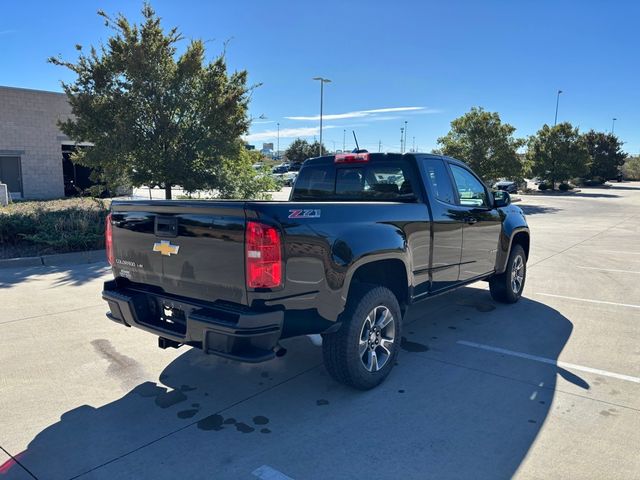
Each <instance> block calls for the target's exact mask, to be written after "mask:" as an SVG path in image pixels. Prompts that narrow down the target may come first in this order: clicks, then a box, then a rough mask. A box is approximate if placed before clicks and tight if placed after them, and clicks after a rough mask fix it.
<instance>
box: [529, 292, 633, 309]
mask: <svg viewBox="0 0 640 480" xmlns="http://www.w3.org/2000/svg"><path fill="white" fill-rule="evenodd" d="M534 295H543V296H545V297H554V298H564V299H566V300H575V301H576V302H587V303H600V304H603V305H615V306H617V307H628V308H640V305H632V304H630V303H616V302H605V301H604V300H591V299H590V298H576V297H565V296H564V295H554V294H553V293H539V292H536V293H534Z"/></svg>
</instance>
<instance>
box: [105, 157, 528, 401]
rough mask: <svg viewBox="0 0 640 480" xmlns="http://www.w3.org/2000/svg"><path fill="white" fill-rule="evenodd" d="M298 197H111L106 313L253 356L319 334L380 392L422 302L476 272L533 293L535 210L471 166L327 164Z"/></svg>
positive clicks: (338, 374)
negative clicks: (528, 284)
mask: <svg viewBox="0 0 640 480" xmlns="http://www.w3.org/2000/svg"><path fill="white" fill-rule="evenodd" d="M391 177H393V181H390V178H391ZM378 178H384V181H383V182H379V181H378ZM290 198H291V199H290V201H285V202H271V201H269V202H261V201H215V200H212V201H189V200H175V201H165V200H158V201H142V200H140V201H126V200H115V201H113V202H112V204H111V213H110V214H109V216H108V219H107V222H106V250H107V257H108V259H109V263H110V264H111V267H112V270H113V274H114V279H113V280H110V281H108V282H106V283H105V284H104V291H103V293H102V297H103V298H104V300H106V301H107V303H108V304H109V309H110V312H109V313H108V314H107V316H108V317H109V318H110V319H111V320H113V321H115V322H118V323H120V324H122V325H125V326H132V327H137V328H140V329H143V330H146V331H148V332H150V333H152V334H154V335H157V336H158V337H159V346H160V347H161V348H167V347H179V346H181V345H189V346H192V347H197V348H201V349H202V350H203V351H204V352H205V353H208V354H214V355H219V356H221V357H225V358H230V359H233V360H239V361H244V362H262V361H265V360H270V359H272V358H274V357H275V356H279V355H282V354H284V352H285V350H284V349H283V347H282V346H281V345H280V340H281V339H284V338H288V337H294V336H298V335H310V334H321V335H322V349H323V355H324V361H325V364H326V367H327V370H328V371H329V373H330V374H331V375H332V376H333V378H335V379H336V380H338V381H340V382H343V383H345V384H347V385H351V386H353V387H355V388H359V389H369V388H372V387H375V386H376V385H378V384H379V383H380V382H382V381H383V380H384V379H385V377H386V376H387V375H388V374H389V372H390V371H391V369H392V368H393V366H394V365H395V360H396V357H397V355H398V352H399V349H400V341H401V338H402V335H403V324H402V319H403V318H404V317H405V315H406V312H407V309H409V308H410V307H411V305H413V304H415V303H416V302H419V301H423V300H427V299H429V298H432V297H434V296H435V295H439V294H441V293H443V292H447V291H450V290H453V289H455V288H458V287H461V286H464V285H468V284H470V283H473V282H476V281H478V280H487V281H488V282H489V287H490V292H491V295H492V297H493V298H494V299H495V300H496V301H499V302H504V303H514V302H517V301H518V299H519V298H520V296H521V294H522V290H523V288H524V284H525V279H526V262H527V258H528V256H529V228H528V227H527V222H526V220H525V217H524V215H523V213H522V210H521V209H520V208H518V207H517V206H515V205H511V204H510V198H509V194H508V193H507V192H505V191H497V192H493V193H491V192H490V191H489V189H487V188H486V186H485V185H484V184H483V183H482V181H481V180H480V178H479V177H478V176H476V175H475V174H474V173H473V171H471V170H470V169H469V167H467V165H466V164H464V163H463V162H460V161H457V160H454V159H452V158H448V157H441V156H437V155H426V154H425V155H423V154H406V155H398V154H381V153H380V154H378V153H366V152H364V153H347V154H339V155H335V156H324V157H319V158H314V159H311V160H308V161H306V162H305V163H304V166H303V167H302V169H301V170H300V174H299V177H298V179H297V181H296V183H295V186H294V188H293V190H292V192H291V197H290ZM463 238H464V242H463Z"/></svg>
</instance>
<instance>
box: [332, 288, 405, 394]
mask: <svg viewBox="0 0 640 480" xmlns="http://www.w3.org/2000/svg"><path fill="white" fill-rule="evenodd" d="M349 297H350V298H349V300H348V303H347V308H346V309H345V311H344V312H343V313H342V315H341V318H340V321H341V322H342V325H341V327H340V329H339V330H338V331H337V332H335V333H330V334H325V335H323V342H322V353H323V356H324V363H325V366H326V368H327V371H328V372H329V374H330V375H331V376H332V377H333V378H334V379H335V380H337V381H339V382H341V383H344V384H346V385H349V386H352V387H354V388H357V389H360V390H369V389H371V388H373V387H375V386H377V385H378V384H380V383H381V382H382V381H383V380H384V379H385V378H386V377H387V375H389V372H391V369H392V368H393V366H394V364H395V360H396V357H397V356H398V350H399V346H400V328H401V321H402V317H401V315H402V314H401V312H400V306H399V305H398V300H397V298H396V296H395V295H394V294H393V292H391V290H389V289H388V288H385V287H379V286H375V285H364V284H363V285H356V286H354V290H353V292H352V293H351V295H350V296H349Z"/></svg>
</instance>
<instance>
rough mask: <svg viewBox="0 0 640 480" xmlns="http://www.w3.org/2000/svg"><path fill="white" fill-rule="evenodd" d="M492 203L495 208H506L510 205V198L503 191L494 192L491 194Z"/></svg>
mask: <svg viewBox="0 0 640 480" xmlns="http://www.w3.org/2000/svg"><path fill="white" fill-rule="evenodd" d="M493 203H494V205H495V206H496V208H500V207H506V206H507V205H509V204H510V203H511V196H510V195H509V193H508V192H505V191H504V190H496V191H495V192H493Z"/></svg>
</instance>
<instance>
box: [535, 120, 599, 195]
mask: <svg viewBox="0 0 640 480" xmlns="http://www.w3.org/2000/svg"><path fill="white" fill-rule="evenodd" d="M528 146H529V148H528V151H527V159H528V161H529V163H530V164H531V173H532V174H533V175H535V176H537V177H540V178H541V179H543V180H547V181H548V182H549V183H550V185H551V189H554V188H555V184H556V183H557V182H563V181H565V180H569V179H570V178H573V177H580V176H582V175H585V174H586V173H587V172H588V171H589V150H588V149H587V145H586V142H585V140H584V137H583V136H582V135H580V132H579V131H578V129H577V128H574V127H573V126H572V125H571V124H570V123H569V122H564V123H559V124H558V125H556V126H554V127H550V126H549V125H546V124H545V125H544V126H543V127H542V128H541V129H540V130H538V132H537V133H536V134H535V135H533V136H531V137H529V142H528Z"/></svg>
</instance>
